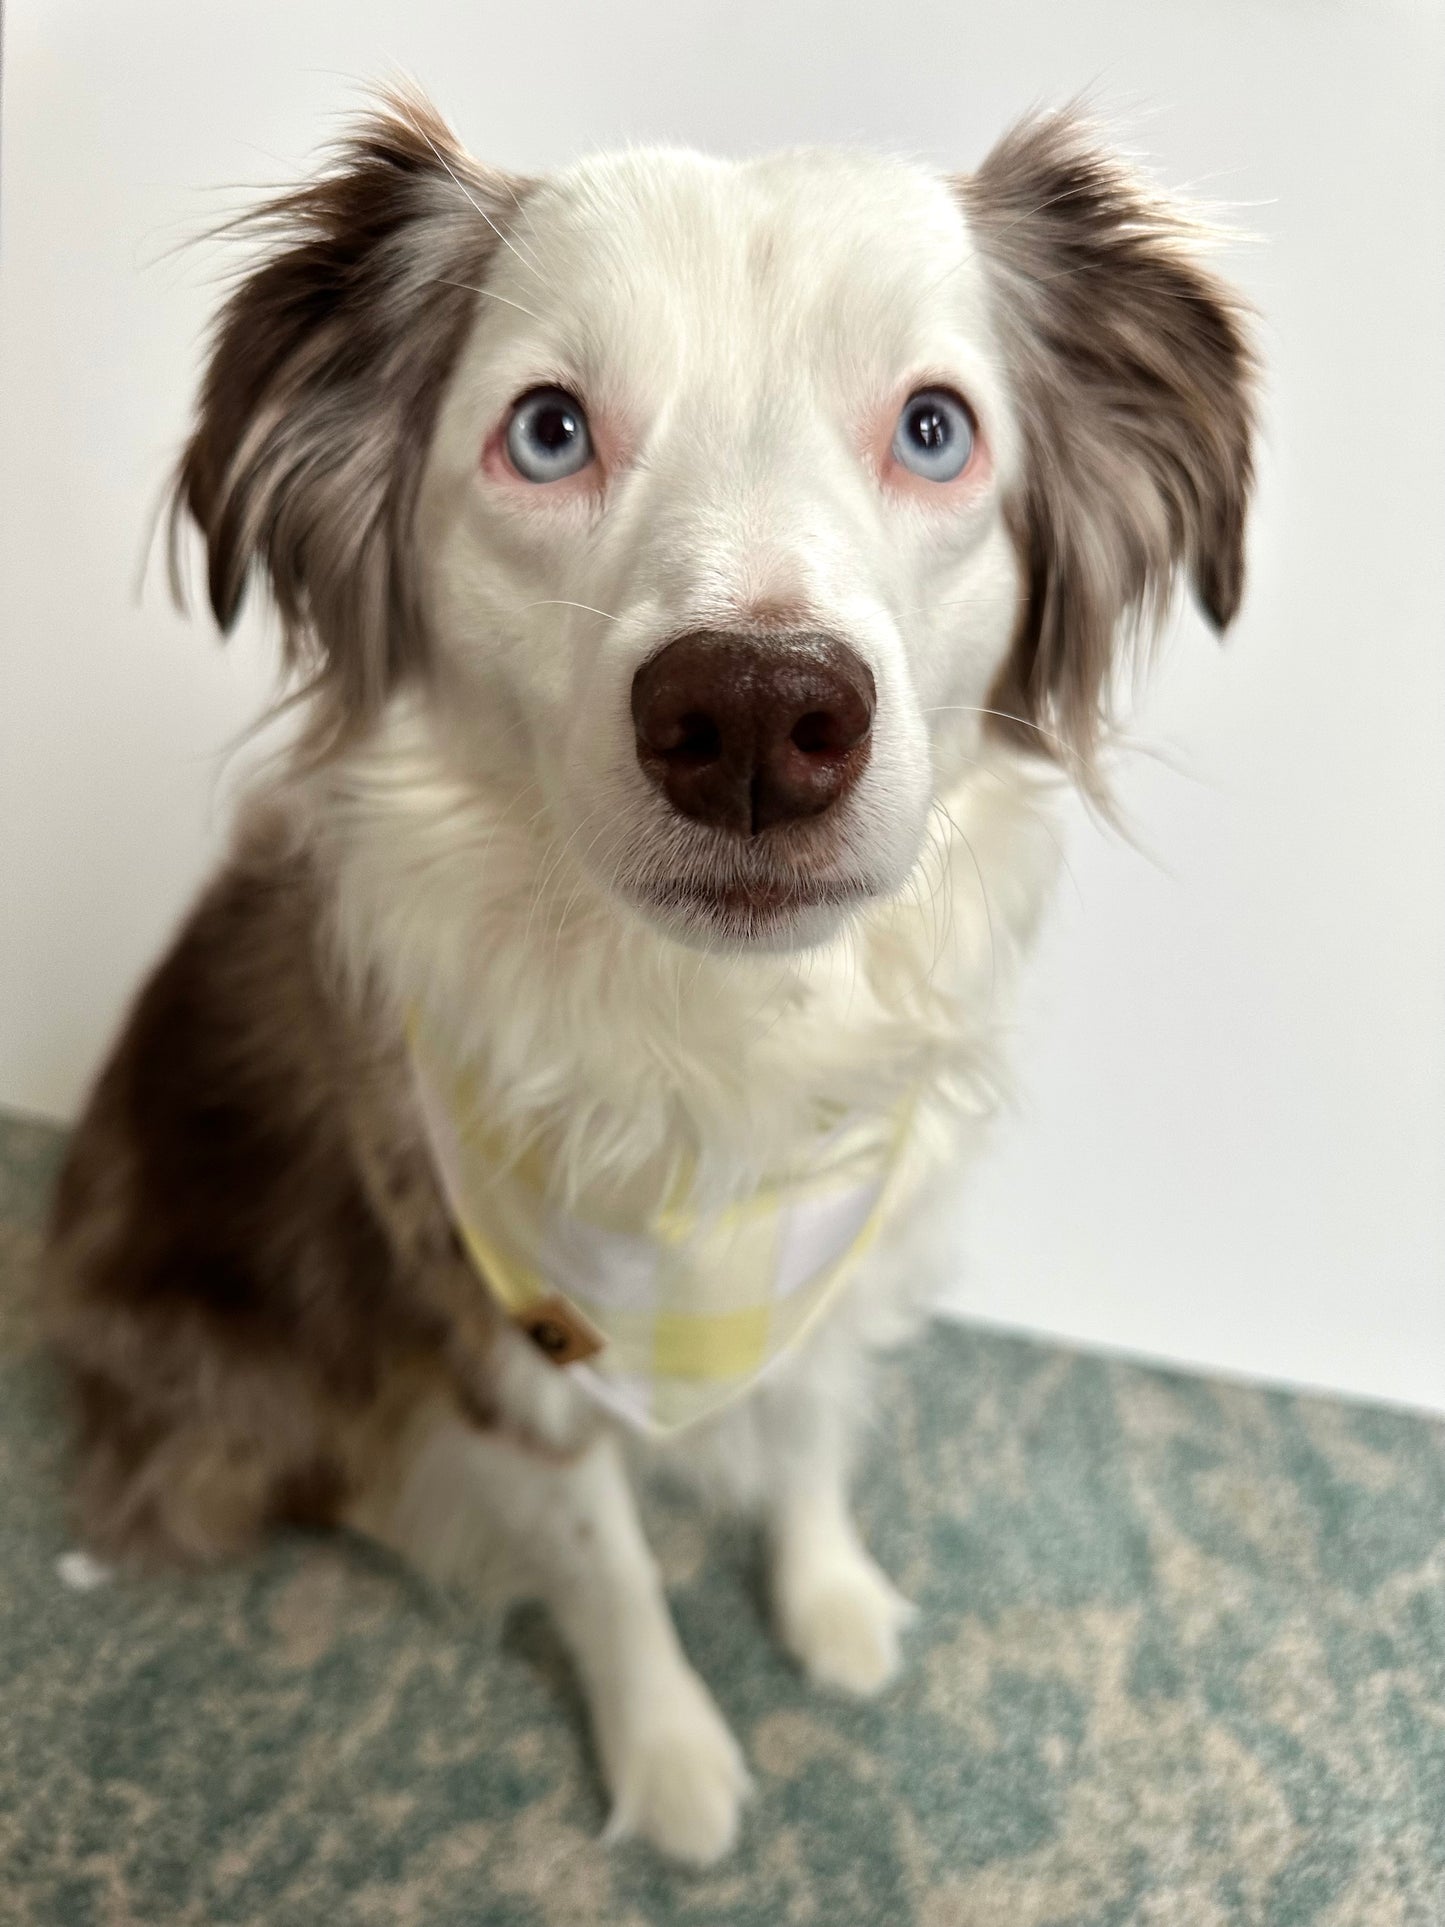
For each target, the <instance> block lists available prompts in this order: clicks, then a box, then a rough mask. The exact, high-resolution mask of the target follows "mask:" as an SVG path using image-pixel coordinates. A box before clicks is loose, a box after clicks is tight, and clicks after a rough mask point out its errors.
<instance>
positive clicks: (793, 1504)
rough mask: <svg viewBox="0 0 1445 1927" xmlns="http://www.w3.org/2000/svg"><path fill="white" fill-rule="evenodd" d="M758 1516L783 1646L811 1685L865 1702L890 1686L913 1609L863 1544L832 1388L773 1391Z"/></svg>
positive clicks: (845, 1426) (845, 1437) (846, 1434)
mask: <svg viewBox="0 0 1445 1927" xmlns="http://www.w3.org/2000/svg"><path fill="white" fill-rule="evenodd" d="M763 1428H764V1438H765V1441H766V1445H767V1450H768V1457H769V1466H768V1486H767V1496H766V1499H765V1518H766V1524H767V1529H768V1535H769V1541H770V1550H771V1555H772V1592H773V1609H774V1612H775V1614H776V1617H777V1622H778V1630H779V1633H780V1635H781V1637H782V1640H783V1644H784V1645H785V1646H786V1647H787V1648H788V1651H789V1652H790V1653H792V1654H793V1656H794V1658H795V1659H797V1660H798V1661H799V1662H800V1663H801V1664H802V1666H803V1667H804V1669H805V1671H806V1672H807V1674H808V1676H809V1678H810V1679H812V1680H813V1681H814V1682H815V1683H816V1684H817V1685H819V1686H825V1687H831V1688H834V1689H836V1690H838V1691H841V1692H845V1693H856V1694H863V1695H867V1694H872V1693H876V1692H878V1691H880V1690H881V1689H882V1688H883V1687H884V1686H886V1685H887V1683H888V1681H889V1680H890V1679H892V1678H893V1676H894V1674H895V1673H896V1672H897V1670H898V1663H899V1635H900V1634H901V1632H902V1630H903V1628H904V1627H905V1626H906V1625H907V1624H908V1622H909V1620H910V1619H911V1618H912V1617H913V1610H914V1609H913V1607H912V1606H911V1605H910V1604H909V1602H908V1601H907V1600H906V1599H905V1598H904V1597H903V1595H902V1594H901V1593H900V1592H899V1591H898V1590H897V1588H896V1587H895V1586H894V1585H893V1583H892V1582H891V1581H890V1580H889V1578H888V1577H887V1575H886V1574H885V1573H884V1572H883V1570H882V1568H881V1567H880V1566H879V1565H878V1564H877V1562H876V1561H875V1560H874V1559H873V1557H872V1555H871V1554H870V1553H869V1552H868V1550H867V1548H866V1547H865V1546H864V1544H863V1541H862V1539H861V1538H860V1536H859V1533H858V1527H857V1525H856V1523H855V1522H854V1519H853V1514H852V1510H851V1507H850V1505H849V1500H848V1484H849V1474H850V1470H851V1465H852V1449H851V1448H852V1429H853V1428H852V1423H851V1420H850V1416H849V1412H848V1411H847V1410H846V1409H845V1407H844V1404H843V1402H842V1401H841V1400H840V1398H839V1397H838V1395H837V1391H836V1388H835V1387H831V1386H813V1385H810V1384H808V1383H807V1381H806V1379H805V1380H804V1381H803V1382H802V1383H794V1384H792V1385H789V1386H786V1387H779V1388H777V1389H776V1390H772V1391H770V1392H769V1393H768V1395H767V1397H766V1402H765V1406H764V1411H763Z"/></svg>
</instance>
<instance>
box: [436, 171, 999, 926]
mask: <svg viewBox="0 0 1445 1927" xmlns="http://www.w3.org/2000/svg"><path fill="white" fill-rule="evenodd" d="M485 286H486V290H487V298H484V299H483V300H482V301H481V302H480V303H479V313H478V315H477V319H476V322H475V325H474V327H473V330H472V332H471V335H470V337H469V339H468V341H467V343H466V345H465V347H464V349H463V351H462V355H461V358H460V362H459V365H458V368H457V371H456V374H455V376H454V378H453V380H452V382H451V384H450V386H449V388H448V391H447V394H446V396H445V398H444V400H443V402H442V406H441V410H440V416H439V421H438V427H437V432H436V436H435V440H434V443H433V447H432V450H431V454H430V457H429V460H428V464H427V474H426V479H425V482H424V484H423V491H422V505H421V520H420V523H419V529H420V535H421V541H422V545H423V547H424V549H425V550H426V552H427V554H428V556H429V557H430V558H431V560H430V561H429V563H428V587H429V594H430V610H431V614H432V619H433V629H434V633H435V636H436V640H437V646H438V648H439V649H440V650H441V651H442V652H443V653H444V655H445V658H446V662H447V665H448V668H449V669H450V670H451V671H452V672H453V674H454V675H455V677H456V678H457V679H458V682H459V684H460V685H461V686H463V687H464V688H465V690H466V692H467V693H466V694H465V696H464V697H463V698H462V700H463V701H464V702H465V703H467V704H469V705H470V704H476V705H479V706H481V707H482V708H483V709H484V710H485V711H486V712H487V713H489V714H496V715H499V716H500V717H502V718H503V719H504V720H505V724H506V726H507V727H509V728H520V730H521V731H522V733H523V735H524V738H525V741H526V743H527V745H528V747H529V753H530V755H531V756H532V757H533V758H534V759H535V764H536V771H537V776H538V779H539V781H540V784H541V786H542V789H543V793H544V796H545V799H546V802H547V805H548V807H549V808H550V809H551V811H552V812H553V813H554V814H555V817H556V819H557V829H558V833H559V834H560V835H561V836H562V837H563V838H571V839H574V840H575V845H576V848H577V849H578V851H579V852H580V853H581V855H582V858H583V860H584V861H585V862H586V864H587V865H588V867H589V868H590V869H591V870H592V871H593V872H594V873H595V874H596V875H597V876H598V877H600V878H601V879H603V880H604V881H605V883H606V884H607V885H608V886H609V887H611V888H614V889H615V890H617V891H618V892H619V894H621V895H622V896H623V897H624V898H626V900H627V901H628V902H630V903H631V904H633V905H635V906H636V907H637V908H639V909H641V910H642V911H643V912H644V913H645V914H648V915H651V916H654V917H657V918H660V919H662V920H663V921H664V922H665V923H666V924H667V926H668V927H669V928H670V929H672V930H674V931H677V932H679V933H682V934H684V935H690V936H699V935H700V936H702V937H703V938H708V937H714V936H721V937H723V938H725V939H732V940H737V939H739V938H742V939H745V940H752V941H764V942H778V941H785V942H786V941H800V940H803V941H806V940H809V939H811V938H813V937H816V936H818V935H823V934H826V933H827V931H828V930H829V928H830V927H831V925H832V923H833V922H834V921H836V919H837V918H839V917H840V916H841V915H843V914H844V913H845V910H846V907H847V906H848V905H849V904H852V903H855V902H856V901H858V900H862V899H866V898H867V897H869V896H873V895H877V894H880V893H884V892H891V891H893V890H896V889H897V888H898V887H899V886H900V885H901V884H902V882H903V880H904V879H905V877H906V876H907V874H908V872H909V870H910V868H911V867H912V864H913V862H914V860H915V858H916V855H917V850H918V845H919V841H920V837H921V834H922V830H923V826H924V823H925V819H926V816H927V813H928V810H929V808H930V805H931V803H932V801H933V797H934V786H935V782H936V780H937V778H936V775H935V768H934V759H935V750H934V736H935V732H934V730H933V728H932V727H931V725H932V723H933V720H934V718H935V717H936V716H937V715H939V713H940V711H941V709H942V710H944V711H945V712H946V714H947V715H948V717H949V719H950V721H951V722H953V723H956V722H957V721H958V719H959V718H960V716H962V715H967V714H968V713H969V712H970V711H971V710H972V711H976V709H977V708H978V707H980V706H984V705H985V704H986V698H987V693H988V690H989V688H990V686H991V685H992V683H993V681H994V679H995V677H996V675H997V672H998V669H999V666H1000V664H1001V662H1002V659H1003V656H1004V654H1005V651H1006V649H1007V646H1008V642H1009V639H1010V635H1011V633H1012V630H1013V627H1014V623H1015V619H1016V610H1017V606H1018V598H1019V566H1018V559H1017V555H1016V552H1015V550H1014V547H1013V544H1012V542H1011V540H1010V538H1009V535H1008V532H1007V530H1006V528H1005V526H1004V520H1003V515H1002V509H1001V503H1002V499H1003V491H1004V487H1005V485H1006V483H1007V481H1008V479H1009V478H1010V477H1011V476H1012V475H1013V473H1014V471H1015V469H1016V466H1017V460H1018V454H1017V450H1018V431H1017V428H1016V425H1015V423H1014V420H1013V418H1012V415H1011V412H1010V408H1009V403H1008V400H1007V395H1006V390H1005V387H1004V383H1003V379H1002V376H1001V372H1000V369H999V359H998V351H997V348H996V345H995V343H994V341H993V338H992V332H991V329H990V324H989V318H988V304H987V292H986V288H985V286H984V282H983V277H982V274H981V271H980V269H979V266H978V262H977V257H976V255H975V254H974V251H973V250H972V249H971V247H970V245H969V237H968V234H967V231H966V228H965V224H964V219H963V215H962V212H961V209H960V207H959V205H958V202H957V200H956V198H955V197H953V196H952V195H950V194H949V193H948V191H947V190H946V189H945V187H944V186H943V185H942V183H940V182H934V181H931V180H929V179H928V178H927V177H925V176H923V175H920V174H915V173H914V172H912V171H910V170H908V169H905V168H903V167H900V166H895V165H890V164H888V163H886V162H883V161H879V160H870V159H866V158H863V157H859V156H850V155H799V156H790V157H786V158H782V159H774V160H768V161H759V162H753V163H750V164H746V165H728V164H725V163H719V162H714V161H708V160H704V159H702V158H701V157H699V156H696V155H692V154H658V153H642V154H632V155H627V156H624V157H621V158H618V159H607V160H602V161H600V162H595V163H592V164H590V165H587V166H584V167H581V168H578V169H576V170H574V171H572V172H570V173H568V174H565V175H563V176H562V177H560V178H559V179H557V180H556V181H553V182H549V183H547V184H546V185H544V186H542V187H540V188H538V189H537V190H535V191H534V193H533V194H532V196H531V197H530V198H529V199H528V201H527V203H526V218H525V220H524V221H523V222H522V223H520V224H519V225H518V226H517V228H516V230H515V232H514V233H513V235H512V236H511V237H510V245H509V246H507V247H506V248H500V249H498V250H497V252H496V253H495V254H494V256H493V257H492V261H491V263H490V267H489V272H488V275H487V279H486V283H485ZM975 720H976V718H975ZM958 736H959V732H958V731H957V730H956V729H950V730H949V731H948V732H947V733H946V734H945V736H944V737H943V738H941V740H943V741H947V742H949V743H952V742H955V741H956V740H957V739H958Z"/></svg>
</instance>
